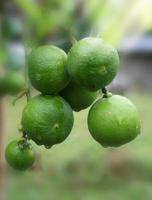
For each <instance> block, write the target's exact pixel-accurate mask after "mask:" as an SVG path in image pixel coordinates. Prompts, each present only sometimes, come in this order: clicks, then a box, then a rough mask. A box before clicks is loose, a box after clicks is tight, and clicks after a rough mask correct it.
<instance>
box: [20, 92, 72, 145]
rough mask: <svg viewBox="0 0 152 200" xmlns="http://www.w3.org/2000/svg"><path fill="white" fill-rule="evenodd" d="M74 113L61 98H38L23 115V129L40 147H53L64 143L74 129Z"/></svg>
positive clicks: (27, 106)
mask: <svg viewBox="0 0 152 200" xmlns="http://www.w3.org/2000/svg"><path fill="white" fill-rule="evenodd" d="M73 121H74V119H73V112H72V109H71V107H70V106H69V104H68V103H66V101H65V100H64V99H63V98H61V97H59V96H42V95H39V96H36V97H34V98H32V99H31V100H30V101H29V102H28V103H27V105H26V107H25V109H24V110H23V113H22V127H23V130H24V131H25V132H26V133H27V135H28V137H29V138H30V139H32V140H33V141H35V142H36V143H37V144H38V145H45V146H47V147H51V146H52V145H54V144H57V143H61V142H63V141H64V140H65V139H66V138H67V137H68V135H69V134H70V132H71V130H72V127H73Z"/></svg>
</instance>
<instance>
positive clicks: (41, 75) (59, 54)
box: [28, 46, 69, 94]
mask: <svg viewBox="0 0 152 200" xmlns="http://www.w3.org/2000/svg"><path fill="white" fill-rule="evenodd" d="M66 61H67V55H66V53H65V52H64V51H63V50H61V49H59V48H57V47H55V46H42V47H38V48H37V49H34V50H33V51H32V52H31V54H30V56H29V59H28V65H29V69H28V71H29V78H30V80H31V83H32V85H33V87H35V88H36V89H37V90H39V91H40V92H42V93H43V94H56V93H58V92H59V91H60V90H62V89H63V88H65V87H66V85H67V84H68V82H69V76H68V73H67V69H66Z"/></svg>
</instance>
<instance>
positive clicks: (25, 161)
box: [5, 140, 35, 170]
mask: <svg viewBox="0 0 152 200" xmlns="http://www.w3.org/2000/svg"><path fill="white" fill-rule="evenodd" d="M5 158H6V160H7V162H8V164H9V165H10V166H11V167H13V168H14V169H17V170H26V169H28V168H30V167H31V166H32V165H33V163H34V161H35V153H34V150H33V148H32V146H31V144H30V143H28V142H27V141H23V140H20V141H17V140H14V141H12V142H11V143H9V144H8V146H7V147H6V150H5Z"/></svg>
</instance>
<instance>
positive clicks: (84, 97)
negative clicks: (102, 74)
mask: <svg viewBox="0 0 152 200" xmlns="http://www.w3.org/2000/svg"><path fill="white" fill-rule="evenodd" d="M60 95H61V96H62V97H63V98H64V99H65V100H66V101H67V102H68V103H69V104H70V106H71V107H72V109H73V110H74V111H76V112H78V111H80V110H83V109H85V108H87V107H89V106H90V105H91V104H92V103H93V102H94V101H95V99H96V98H97V96H98V92H90V91H88V90H87V89H86V88H84V87H82V86H80V85H78V84H76V83H74V82H72V81H71V82H70V83H69V84H68V86H67V87H66V88H65V89H63V90H62V91H61V92H60Z"/></svg>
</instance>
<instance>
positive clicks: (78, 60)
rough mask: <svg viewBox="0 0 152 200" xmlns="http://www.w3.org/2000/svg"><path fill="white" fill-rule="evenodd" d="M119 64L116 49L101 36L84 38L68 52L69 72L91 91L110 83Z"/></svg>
mask: <svg viewBox="0 0 152 200" xmlns="http://www.w3.org/2000/svg"><path fill="white" fill-rule="evenodd" d="M118 66H119V56H118V53H117V51H116V49H115V48H113V47H112V46H111V45H109V44H107V43H106V42H104V41H103V40H102V39H100V38H93V37H89V38H85V39H82V40H80V41H78V42H76V43H75V44H74V46H73V47H72V48H71V50H70V52H69V53H68V60H67V68H68V72H69V74H70V75H71V77H72V78H73V79H74V80H75V81H76V82H78V83H79V84H80V85H81V86H84V87H86V88H87V89H89V90H90V91H97V90H99V89H100V88H103V87H105V86H106V85H108V84H109V83H110V82H111V81H112V80H113V79H114V77H115V75H116V73H117V71H118Z"/></svg>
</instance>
